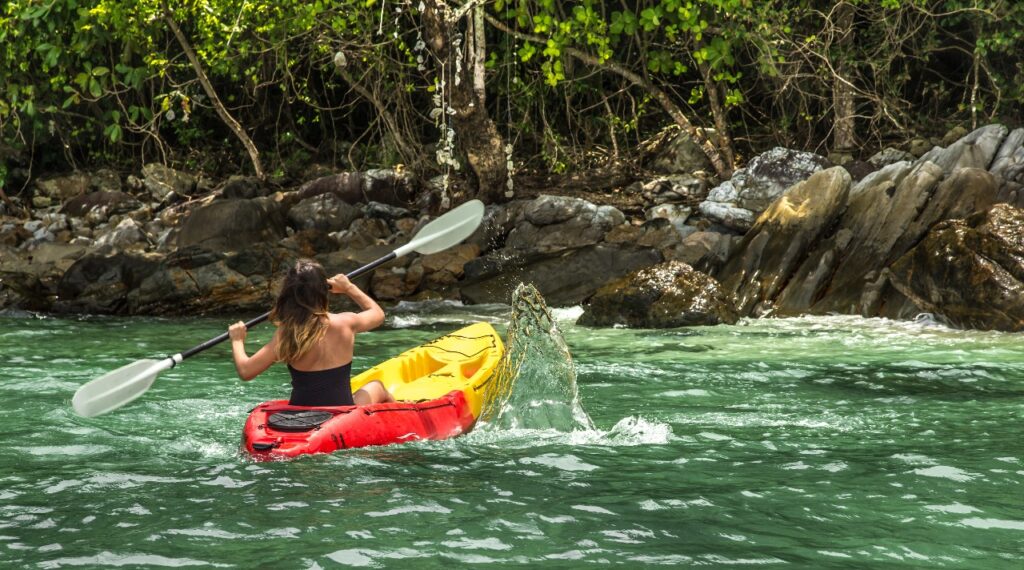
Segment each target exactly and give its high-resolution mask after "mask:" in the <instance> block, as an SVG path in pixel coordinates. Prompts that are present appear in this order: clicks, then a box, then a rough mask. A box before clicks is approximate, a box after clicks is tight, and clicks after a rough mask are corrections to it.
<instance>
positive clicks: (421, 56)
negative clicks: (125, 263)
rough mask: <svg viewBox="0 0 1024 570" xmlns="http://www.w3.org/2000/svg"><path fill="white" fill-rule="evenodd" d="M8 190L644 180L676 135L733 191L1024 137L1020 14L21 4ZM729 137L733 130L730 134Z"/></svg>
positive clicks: (745, 6)
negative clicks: (253, 180)
mask: <svg viewBox="0 0 1024 570" xmlns="http://www.w3.org/2000/svg"><path fill="white" fill-rule="evenodd" d="M0 45H2V46H3V49H2V51H0V133H2V138H0V159H2V160H0V183H2V187H3V188H4V189H6V191H7V193H8V194H12V193H14V194H16V193H18V192H19V190H20V188H21V187H23V184H24V183H25V181H26V180H28V179H30V178H31V177H32V176H34V175H37V174H38V173H41V172H45V171H55V170H68V169H72V168H85V167H93V166H97V165H114V166H119V165H120V166H130V165H136V164H139V163H142V162H152V161H165V162H168V163H171V164H175V165H178V166H180V167H185V168H192V169H199V170H204V171H208V172H217V173H220V174H224V173H233V172H246V173H249V174H255V175H257V176H261V177H278V178H283V179H288V178H297V177H301V176H302V173H303V172H305V171H306V169H307V168H308V166H309V165H310V164H313V163H319V164H325V165H327V166H329V167H330V168H333V169H337V170H345V169H354V170H358V169H366V168H371V167H377V166H394V165H397V164H402V165H404V166H405V168H408V169H412V170H414V171H416V172H417V173H422V174H423V175H424V176H431V175H436V174H443V173H448V174H451V175H461V174H462V173H465V174H466V175H467V176H466V178H467V179H468V180H470V181H471V182H472V183H473V184H474V185H475V187H477V188H479V193H480V195H481V196H482V197H484V198H485V199H488V200H500V199H501V198H502V197H503V196H504V195H505V192H506V184H507V182H506V180H507V178H508V174H509V172H508V170H509V168H510V167H511V168H512V169H513V170H515V171H518V172H526V171H533V172H548V173H562V172H570V171H575V170H579V169H586V168H592V167H596V166H602V165H607V164H609V163H619V164H636V161H637V160H638V158H639V156H640V154H641V152H642V150H643V149H644V148H645V145H646V144H647V143H649V141H650V140H652V137H653V136H654V135H656V134H657V133H659V132H662V131H663V130H664V129H665V128H666V126H673V127H674V128H679V129H682V130H683V131H684V132H687V133H688V134H689V135H690V136H691V137H692V138H694V140H696V141H698V142H699V143H700V144H702V145H703V148H704V150H705V153H706V154H707V155H708V157H709V158H710V159H711V162H712V164H713V165H714V169H715V170H716V173H717V174H718V175H719V176H723V177H724V176H728V175H729V174H730V173H731V171H732V170H733V169H734V167H735V166H736V165H737V164H741V163H742V161H743V157H744V156H749V155H750V153H752V152H754V151H757V150H763V149H764V148H765V147H767V146H771V145H775V144H778V145H783V146H787V147H791V148H801V149H807V150H814V151H817V152H820V153H823V154H827V153H829V152H833V151H845V152H851V153H853V154H854V155H858V156H860V155H861V154H862V153H864V152H874V151H875V150H877V149H878V148H880V147H882V146H884V145H887V144H894V143H895V144H898V143H899V142H901V141H905V140H907V139H909V138H910V137H913V136H917V135H922V134H923V135H929V134H936V133H938V134H941V133H942V132H944V131H945V130H946V129H948V128H949V127H950V126H952V125H954V124H961V125H966V126H971V125H977V124H982V123H986V122H992V121H1003V122H1007V123H1010V124H1021V123H1022V120H1021V119H1022V114H1024V111H1022V108H1024V2H1019V1H1018V0H880V1H867V0H841V1H829V2H822V1H810V0H772V1H754V0H640V1H626V0H620V1H618V2H598V1H593V0H583V1H578V2H556V1H555V0H490V1H486V2H483V1H473V0H453V1H451V2H445V1H444V0H403V1H388V0H335V1H327V0H316V1H308V0H301V1H299V0H8V1H7V2H5V3H4V5H3V7H2V8H0ZM711 129H713V130H714V135H711V134H709V133H710V130H711Z"/></svg>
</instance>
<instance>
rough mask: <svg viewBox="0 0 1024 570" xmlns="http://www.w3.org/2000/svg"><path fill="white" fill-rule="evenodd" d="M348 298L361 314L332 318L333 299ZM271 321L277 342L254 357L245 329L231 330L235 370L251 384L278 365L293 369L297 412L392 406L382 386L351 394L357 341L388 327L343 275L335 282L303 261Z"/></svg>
mask: <svg viewBox="0 0 1024 570" xmlns="http://www.w3.org/2000/svg"><path fill="white" fill-rule="evenodd" d="M329 292H330V293H337V294H344V295H348V297H349V298H350V299H352V301H354V302H355V303H356V305H358V306H359V308H360V309H362V311H361V312H359V313H331V312H328V309H329V303H328V293H329ZM270 320H271V321H272V322H273V323H274V324H276V325H277V331H276V332H274V337H273V338H271V339H270V342H268V343H267V344H266V345H264V346H263V348H260V349H259V350H257V351H256V353H255V354H253V355H252V356H251V357H250V356H249V355H248V354H246V352H245V336H246V328H245V323H243V322H241V321H239V322H237V323H235V324H233V325H231V326H230V327H229V328H228V334H229V336H230V337H231V352H232V355H233V356H234V360H235V370H236V371H237V372H238V376H239V378H241V379H242V380H252V379H253V378H255V377H256V376H258V375H259V374H261V373H262V372H263V371H264V370H266V369H267V368H270V365H271V364H273V363H274V362H277V361H281V362H284V363H286V364H287V365H288V372H290V373H291V376H292V395H291V399H290V400H289V402H288V403H289V404H291V405H295V406H348V405H353V404H355V405H358V406H362V405H366V404H376V403H381V402H393V401H394V399H393V398H392V397H391V394H390V393H388V391H387V389H386V388H385V387H384V384H382V383H381V382H380V381H373V382H370V383H368V384H366V385H365V386H363V387H362V388H360V389H359V390H358V391H356V393H355V394H353V393H352V387H351V385H350V383H349V381H350V377H351V373H352V353H353V348H354V345H355V336H356V334H358V333H361V332H366V331H370V330H373V329H375V328H377V327H379V326H380V325H381V323H383V322H384V311H383V310H382V309H381V308H380V305H378V304H377V303H376V302H375V301H374V300H373V299H371V298H370V297H369V295H367V294H366V293H364V292H363V291H361V290H360V289H359V287H356V286H355V285H354V284H353V283H351V282H350V281H349V280H348V277H346V276H345V275H343V274H340V273H339V274H338V275H335V276H334V277H331V278H330V279H328V278H327V273H326V272H325V271H324V268H323V267H322V266H321V265H320V264H319V263H317V262H315V261H311V260H308V259H300V260H299V261H297V262H296V263H295V266H294V267H292V268H291V269H290V270H289V271H288V275H287V276H285V278H284V284H283V285H282V287H281V292H280V294H278V296H277V301H276V302H275V303H274V308H273V310H272V311H271V313H270Z"/></svg>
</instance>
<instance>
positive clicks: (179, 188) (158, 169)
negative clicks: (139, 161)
mask: <svg viewBox="0 0 1024 570" xmlns="http://www.w3.org/2000/svg"><path fill="white" fill-rule="evenodd" d="M142 176H143V181H142V183H143V186H144V187H145V188H146V190H148V191H149V193H150V195H151V196H152V197H153V198H154V199H155V200H156V201H157V202H165V201H167V200H168V199H170V198H171V197H172V196H173V195H177V196H182V197H188V196H191V195H192V194H194V193H195V190H196V178H195V176H192V175H191V174H189V173H187V172H181V171H179V170H175V169H173V168H170V167H167V166H164V165H162V164H160V163H155V162H154V163H150V164H147V165H145V166H143V167H142Z"/></svg>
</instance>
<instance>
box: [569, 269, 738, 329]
mask: <svg viewBox="0 0 1024 570" xmlns="http://www.w3.org/2000/svg"><path fill="white" fill-rule="evenodd" d="M737 318H738V316H737V314H736V310H735V308H733V305H732V302H731V301H730V300H729V298H728V297H727V296H726V295H725V293H723V291H722V288H721V287H720V286H719V284H718V282H717V281H715V280H714V279H713V278H711V277H709V276H708V275H705V274H704V273H701V272H699V271H696V270H695V269H693V268H692V267H690V266H689V265H687V264H685V263H682V262H679V261H669V262H667V263H662V264H660V265H656V266H654V267H648V268H646V269H641V270H639V271H635V272H633V273H631V274H629V275H627V276H626V277H623V278H622V279H619V280H617V281H613V282H612V283H609V284H608V285H605V286H604V287H602V288H601V289H599V290H598V291H597V293H595V294H594V296H593V297H592V298H591V300H590V305H589V306H588V307H587V308H586V310H585V311H584V312H583V315H582V316H581V317H580V320H579V324H582V325H588V326H611V325H616V324H624V325H626V326H629V327H635V328H671V327H685V326H694V325H717V324H733V323H735V322H736V320H737Z"/></svg>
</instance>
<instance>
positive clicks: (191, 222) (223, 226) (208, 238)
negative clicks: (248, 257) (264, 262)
mask: <svg viewBox="0 0 1024 570" xmlns="http://www.w3.org/2000/svg"><path fill="white" fill-rule="evenodd" d="M284 237H285V221H284V216H283V215H282V213H281V211H280V208H278V207H277V204H276V203H275V202H274V201H273V200H271V199H268V198H257V199H255V200H215V201H213V202H210V203H209V204H207V205H205V206H202V207H200V208H197V209H195V210H192V211H191V212H189V214H188V217H186V218H185V220H184V222H182V225H181V231H180V233H179V234H178V247H179V248H186V247H189V246H193V245H195V246H200V247H203V248H206V249H212V250H218V251H239V250H243V249H247V248H249V247H251V246H252V245H254V244H257V243H262V242H276V241H278V240H280V239H283V238H284Z"/></svg>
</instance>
